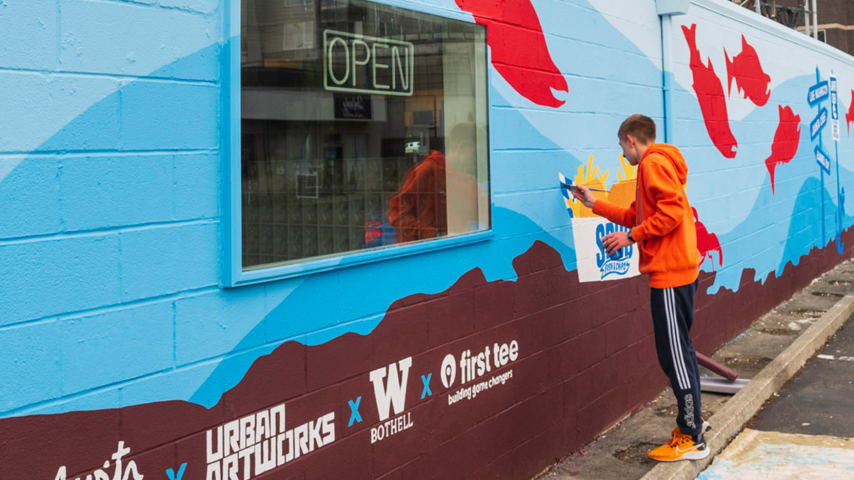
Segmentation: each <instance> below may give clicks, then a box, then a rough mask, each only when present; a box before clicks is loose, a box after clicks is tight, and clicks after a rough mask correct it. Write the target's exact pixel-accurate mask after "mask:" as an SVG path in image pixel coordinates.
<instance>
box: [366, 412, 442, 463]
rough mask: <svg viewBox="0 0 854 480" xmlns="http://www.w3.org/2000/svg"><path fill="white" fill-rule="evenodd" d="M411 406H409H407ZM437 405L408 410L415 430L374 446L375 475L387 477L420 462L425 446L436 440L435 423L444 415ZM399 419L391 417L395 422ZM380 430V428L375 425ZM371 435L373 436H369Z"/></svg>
mask: <svg viewBox="0 0 854 480" xmlns="http://www.w3.org/2000/svg"><path fill="white" fill-rule="evenodd" d="M407 406H408V405H407ZM439 407H440V404H439V402H437V401H433V402H426V403H422V404H420V405H416V406H415V407H414V408H411V409H408V410H407V414H408V415H409V416H410V417H409V418H411V420H412V427H411V428H408V429H407V430H404V431H402V432H398V433H397V434H395V435H393V436H390V437H386V438H385V439H383V440H379V441H377V442H376V443H374V444H373V445H372V446H371V452H372V455H371V457H372V462H373V464H372V471H373V475H374V476H381V475H385V474H386V473H389V472H392V471H394V470H399V469H400V468H401V467H402V466H404V465H406V464H408V463H410V462H412V461H414V460H416V459H417V458H418V456H419V455H421V454H422V453H424V451H425V445H429V444H430V440H431V438H432V436H433V426H432V425H431V423H432V422H431V420H432V419H433V418H436V416H437V415H441V409H440V408H439ZM393 418H395V416H392V417H389V419H393ZM374 426H376V425H374ZM369 433H370V432H369Z"/></svg>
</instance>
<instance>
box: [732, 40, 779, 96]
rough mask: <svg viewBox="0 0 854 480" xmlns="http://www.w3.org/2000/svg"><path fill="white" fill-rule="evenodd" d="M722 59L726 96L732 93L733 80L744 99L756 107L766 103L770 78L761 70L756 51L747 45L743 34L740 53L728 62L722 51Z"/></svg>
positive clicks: (769, 94) (769, 90)
mask: <svg viewBox="0 0 854 480" xmlns="http://www.w3.org/2000/svg"><path fill="white" fill-rule="evenodd" d="M724 57H726V77H727V80H726V87H727V95H730V94H731V93H732V81H733V79H735V86H736V88H738V90H739V91H741V92H743V93H744V98H747V99H750V101H752V102H753V103H754V104H755V105H756V106H757V107H761V106H763V105H765V104H766V103H768V97H770V96H771V88H770V87H769V86H768V84H770V83H771V77H770V76H769V75H768V74H767V73H765V71H764V70H762V65H761V64H760V63H759V55H758V54H757V53H756V49H755V48H753V46H752V45H750V44H749V43H747V39H746V38H744V35H743V34H742V35H741V53H739V54H738V55H736V56H735V58H733V59H732V60H730V58H729V55H728V54H727V53H726V49H724Z"/></svg>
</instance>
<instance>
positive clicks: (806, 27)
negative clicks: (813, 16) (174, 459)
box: [804, 0, 812, 37]
mask: <svg viewBox="0 0 854 480" xmlns="http://www.w3.org/2000/svg"><path fill="white" fill-rule="evenodd" d="M804 33H806V34H807V36H808V37H811V36H812V30H811V29H810V0H804Z"/></svg>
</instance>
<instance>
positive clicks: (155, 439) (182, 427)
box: [119, 401, 226, 451]
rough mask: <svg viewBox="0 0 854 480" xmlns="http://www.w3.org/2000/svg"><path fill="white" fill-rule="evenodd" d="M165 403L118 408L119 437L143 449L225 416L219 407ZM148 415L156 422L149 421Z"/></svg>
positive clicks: (169, 440) (176, 437) (187, 433)
mask: <svg viewBox="0 0 854 480" xmlns="http://www.w3.org/2000/svg"><path fill="white" fill-rule="evenodd" d="M165 403H166V405H165V406H166V408H163V407H164V405H136V406H132V407H127V408H124V409H122V410H119V412H120V415H121V430H120V432H121V433H120V435H119V438H121V439H122V440H124V441H125V444H126V445H128V446H130V447H131V448H133V449H134V451H136V450H137V449H139V450H147V449H150V448H154V447H157V446H160V445H163V444H166V443H168V442H173V441H175V440H176V439H178V438H181V437H184V436H188V435H192V434H194V433H196V432H201V431H204V430H206V429H208V428H210V427H211V426H214V425H217V424H219V423H221V422H222V421H224V419H225V418H226V417H225V416H224V415H223V408H222V407H221V406H218V407H214V408H213V409H211V410H208V409H206V408H204V407H202V406H199V405H194V404H192V403H188V402H177V401H176V402H165ZM152 418H157V419H158V421H157V422H152V421H151V419H152ZM176 425H177V426H179V428H176Z"/></svg>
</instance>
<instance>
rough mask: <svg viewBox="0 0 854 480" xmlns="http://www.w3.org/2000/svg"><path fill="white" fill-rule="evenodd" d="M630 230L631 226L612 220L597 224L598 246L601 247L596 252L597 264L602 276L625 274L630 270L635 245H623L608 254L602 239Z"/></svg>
mask: <svg viewBox="0 0 854 480" xmlns="http://www.w3.org/2000/svg"><path fill="white" fill-rule="evenodd" d="M628 231H629V228H627V227H623V226H620V225H617V224H615V223H611V222H608V223H603V224H599V225H597V226H596V247H597V248H598V249H599V251H598V252H597V253H596V266H597V267H598V268H599V271H600V272H601V274H602V278H605V277H607V276H608V275H611V274H615V275H624V274H625V273H627V272H628V271H629V268H630V267H631V258H632V253H633V252H634V246H633V245H629V246H627V247H623V248H621V249H619V250H617V251H615V252H614V253H613V254H611V255H608V253H607V252H606V251H605V245H604V244H603V243H602V239H603V238H605V236H606V235H610V234H612V233H614V232H628Z"/></svg>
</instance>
